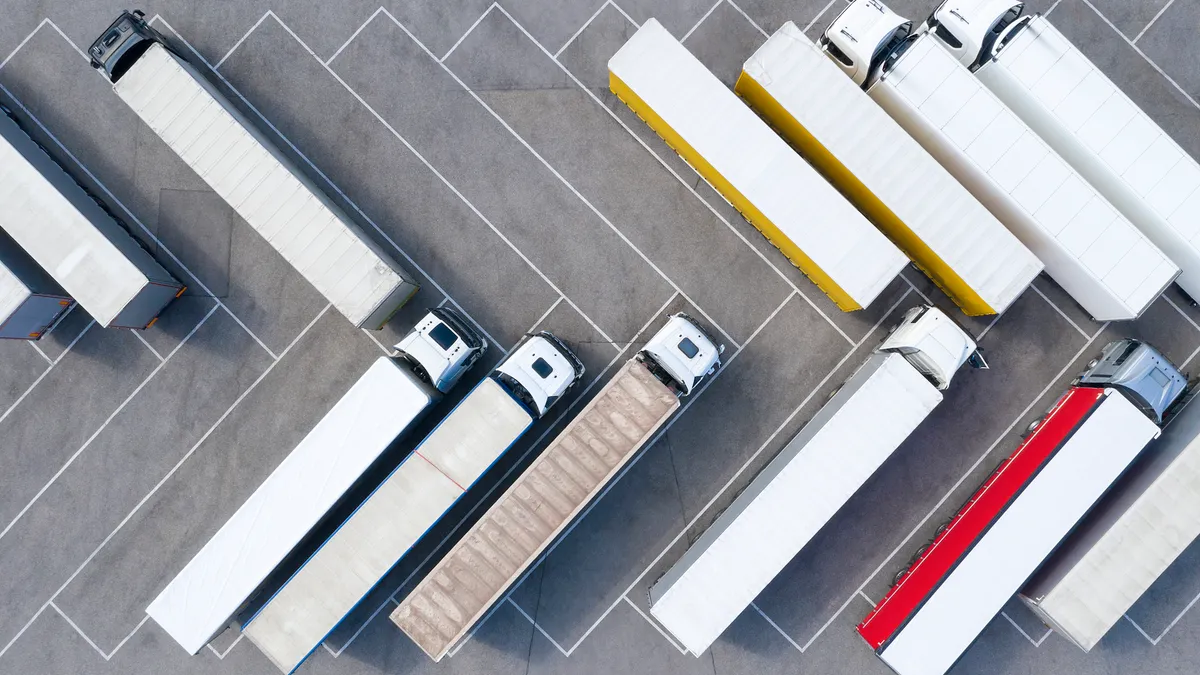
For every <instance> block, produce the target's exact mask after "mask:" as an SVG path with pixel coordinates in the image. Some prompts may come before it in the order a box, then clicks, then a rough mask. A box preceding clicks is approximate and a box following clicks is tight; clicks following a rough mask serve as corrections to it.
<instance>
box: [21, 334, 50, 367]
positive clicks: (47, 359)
mask: <svg viewBox="0 0 1200 675" xmlns="http://www.w3.org/2000/svg"><path fill="white" fill-rule="evenodd" d="M26 342H28V343H29V346H30V347H33V351H35V352H37V353H38V354H39V355H40V356H41V357H42V358H43V359H46V363H48V364H50V365H51V366H53V365H54V359H52V358H50V357H49V356H46V352H44V351H42V348H41V347H39V346H37V343H36V342H34V341H33V340H27V341H26Z"/></svg>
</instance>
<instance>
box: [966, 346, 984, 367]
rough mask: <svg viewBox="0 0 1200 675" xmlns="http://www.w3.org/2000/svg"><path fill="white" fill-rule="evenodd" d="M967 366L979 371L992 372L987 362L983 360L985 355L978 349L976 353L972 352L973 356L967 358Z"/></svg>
mask: <svg viewBox="0 0 1200 675" xmlns="http://www.w3.org/2000/svg"><path fill="white" fill-rule="evenodd" d="M967 364H968V365H970V366H971V367H972V368H977V369H979V370H990V367H989V366H988V364H987V361H985V360H984V358H983V353H982V352H980V351H979V350H978V349H976V350H975V351H974V352H971V355H970V356H968V357H967Z"/></svg>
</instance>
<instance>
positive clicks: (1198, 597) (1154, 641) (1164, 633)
mask: <svg viewBox="0 0 1200 675" xmlns="http://www.w3.org/2000/svg"><path fill="white" fill-rule="evenodd" d="M1198 601H1200V593H1197V594H1196V597H1194V598H1192V600H1191V602H1189V603H1188V604H1187V605H1186V606H1185V607H1184V608H1183V609H1182V610H1180V612H1179V614H1177V615H1175V618H1174V619H1171V623H1169V624H1167V627H1166V628H1164V629H1163V631H1162V632H1161V633H1159V634H1158V637H1156V638H1154V639H1152V640H1151V639H1150V636H1149V635H1146V631H1144V630H1142V627H1141V626H1139V625H1137V624H1136V623H1134V620H1133V619H1130V618H1129V615H1125V619H1126V620H1127V621H1129V623H1132V624H1133V626H1134V628H1137V629H1138V632H1139V633H1141V634H1142V635H1146V639H1147V640H1150V644H1152V645H1155V646H1157V645H1158V643H1159V642H1161V641H1162V639H1163V638H1165V637H1166V636H1167V633H1169V632H1171V629H1172V628H1174V627H1175V624H1177V623H1179V620H1180V619H1182V618H1183V617H1184V615H1185V614H1187V613H1188V612H1189V611H1191V609H1192V607H1194V606H1195V605H1196V603H1197V602H1198Z"/></svg>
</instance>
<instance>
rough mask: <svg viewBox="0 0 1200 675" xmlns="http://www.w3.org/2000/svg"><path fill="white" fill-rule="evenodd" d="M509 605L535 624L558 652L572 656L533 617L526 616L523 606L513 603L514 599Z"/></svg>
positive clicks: (509, 599)
mask: <svg viewBox="0 0 1200 675" xmlns="http://www.w3.org/2000/svg"><path fill="white" fill-rule="evenodd" d="M497 604H499V603H497ZM508 604H510V605H512V606H513V607H515V608H516V609H517V611H518V612H520V613H521V616H523V617H525V619H526V620H527V621H529V623H531V624H533V627H534V628H536V629H537V632H539V633H541V634H542V637H544V638H546V639H547V640H549V641H550V644H552V645H554V648H555V649H557V650H558V652H559V653H560V654H562V655H563V656H570V654H568V653H567V652H566V651H564V650H563V648H562V645H560V644H558V642H557V641H555V639H554V638H552V637H550V634H549V633H547V632H546V631H545V630H542V627H541V626H539V625H538V624H537V622H536V621H534V620H533V617H532V616H529V615H528V614H526V613H525V610H523V609H521V606H520V605H518V604H517V603H515V602H513V599H512V598H508Z"/></svg>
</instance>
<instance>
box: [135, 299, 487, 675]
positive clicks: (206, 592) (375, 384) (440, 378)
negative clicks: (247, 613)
mask: <svg viewBox="0 0 1200 675" xmlns="http://www.w3.org/2000/svg"><path fill="white" fill-rule="evenodd" d="M486 347H487V344H486V342H484V340H483V338H482V336H480V334H479V332H478V331H476V330H475V329H473V328H471V327H470V326H469V325H468V324H467V323H466V322H465V321H464V320H463V318H462V316H461V315H459V314H458V313H457V312H455V311H454V310H452V309H449V308H439V309H433V310H430V311H429V314H426V315H425V317H424V318H423V319H421V321H420V322H418V323H417V325H416V326H415V327H414V328H413V330H412V331H411V332H410V333H409V334H408V335H407V336H405V338H404V339H403V340H401V341H400V343H399V344H397V345H396V353H395V354H394V355H393V356H381V357H379V359H378V360H376V361H375V363H374V364H373V365H371V367H370V368H368V369H367V372H366V373H364V374H363V376H362V377H360V378H359V379H358V381H357V382H355V383H354V384H353V385H352V386H351V387H350V389H349V390H348V391H347V392H346V393H345V394H344V395H343V396H342V398H341V399H340V400H339V401H338V402H337V403H335V404H334V406H333V408H331V409H330V410H329V412H328V413H326V414H325V416H324V417H323V418H321V420H320V421H319V422H317V424H316V426H315V427H313V428H312V430H311V431H309V432H308V434H307V435H306V436H305V437H304V439H303V440H301V441H300V444H299V445H297V446H296V447H295V449H293V450H292V452H291V453H290V454H289V455H288V456H287V457H285V458H284V460H283V461H282V462H280V464H279V466H278V467H276V468H275V470H274V471H273V472H272V473H271V475H269V476H267V479H266V480H265V481H263V483H262V485H260V486H259V487H258V489H256V490H255V491H254V493H253V494H251V495H250V497H249V498H248V499H247V500H246V501H245V502H244V503H243V504H242V506H241V507H240V508H238V510H237V511H236V512H234V514H233V515H232V516H231V517H230V518H229V520H228V521H226V523H225V524H224V525H223V526H222V527H221V529H219V530H217V533H216V534H214V535H213V537H212V539H210V540H209V541H208V543H206V544H205V545H204V546H203V548H201V549H200V551H199V552H197V553H196V555H195V556H194V557H193V558H192V560H191V561H190V562H189V563H188V564H187V565H186V566H185V567H184V568H183V569H182V570H181V571H180V572H179V573H178V574H177V575H175V578H174V579H172V580H171V582H170V583H169V584H167V586H166V588H164V589H163V590H162V592H160V593H159V594H158V597H156V598H155V599H154V601H153V602H151V603H150V606H149V607H147V608H146V613H147V614H149V615H150V618H152V619H154V621H155V622H157V623H158V625H159V626H161V627H162V629H163V630H164V631H165V632H166V633H167V635H170V636H171V638H172V639H174V640H175V641H176V642H178V643H179V644H180V646H182V647H183V648H184V649H186V650H187V651H188V652H189V653H191V654H195V653H196V652H198V651H200V650H201V649H202V648H203V647H204V645H206V644H208V643H209V641H211V640H212V639H213V638H214V637H215V636H216V635H217V634H219V633H220V632H221V631H223V630H225V628H226V627H227V626H229V625H230V623H231V622H233V621H234V618H235V616H236V615H237V614H239V613H240V612H241V611H242V610H243V609H244V608H246V607H247V605H248V604H249V603H250V602H251V601H252V600H253V599H254V598H255V597H256V596H257V595H258V594H259V593H260V592H263V587H264V583H265V582H266V580H267V578H268V577H269V576H270V575H271V574H272V573H273V572H274V571H275V570H276V569H277V568H278V567H279V566H280V564H281V563H283V562H284V559H285V558H286V557H287V556H288V555H289V554H290V553H291V552H292V551H293V550H295V549H296V547H297V546H299V545H300V544H301V542H303V541H305V540H306V538H307V537H308V536H309V534H310V533H311V532H312V531H313V529H314V528H316V527H317V525H318V524H319V523H323V522H325V520H326V517H327V515H328V514H329V512H330V511H331V510H332V509H333V508H334V507H335V506H336V505H338V504H340V503H342V500H343V497H344V496H345V495H346V493H347V492H348V491H349V490H350V489H351V487H352V486H354V485H356V484H357V483H358V482H359V480H360V479H361V477H362V476H363V475H364V474H365V473H366V472H367V470H368V469H369V468H370V467H372V466H374V465H375V464H376V462H377V461H378V460H379V459H380V457H382V456H383V455H384V453H385V451H386V450H387V449H388V447H389V446H390V445H392V443H394V442H395V440H396V439H397V438H398V437H399V436H400V435H401V434H403V433H404V432H405V431H407V430H408V429H409V428H411V427H412V426H413V425H414V424H415V423H416V422H417V420H419V419H420V418H421V417H422V416H423V415H424V413H425V411H426V410H428V409H429V408H430V407H431V406H432V405H433V404H434V403H436V402H437V401H438V400H440V399H441V397H442V394H443V393H446V392H448V391H449V390H450V389H451V388H452V387H454V385H455V384H457V382H458V380H459V378H460V377H461V376H462V375H463V373H465V372H466V371H467V369H469V368H470V367H471V366H472V365H473V364H474V363H475V362H476V361H478V360H479V358H480V356H482V355H483V353H484V351H485V349H486ZM325 524H326V525H328V524H329V523H325Z"/></svg>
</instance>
